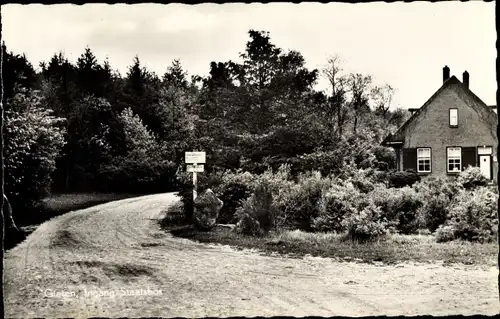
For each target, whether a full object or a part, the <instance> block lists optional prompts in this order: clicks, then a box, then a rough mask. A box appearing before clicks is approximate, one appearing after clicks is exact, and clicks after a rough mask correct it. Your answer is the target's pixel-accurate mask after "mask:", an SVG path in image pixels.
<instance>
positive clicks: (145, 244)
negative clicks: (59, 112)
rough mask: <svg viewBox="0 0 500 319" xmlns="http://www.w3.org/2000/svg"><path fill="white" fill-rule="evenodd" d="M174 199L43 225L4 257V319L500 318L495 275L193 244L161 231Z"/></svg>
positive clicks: (125, 204)
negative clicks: (176, 318) (160, 221)
mask: <svg viewBox="0 0 500 319" xmlns="http://www.w3.org/2000/svg"><path fill="white" fill-rule="evenodd" d="M176 199H177V198H176V197H175V195H174V194H161V195H152V196H146V197H141V198H133V199H126V200H122V201H117V202H112V203H108V204H104V205H100V206H96V207H93V208H89V209H86V210H81V211H78V212H72V213H68V214H66V215H63V216H60V217H58V218H56V219H53V220H51V221H49V222H46V223H44V224H43V225H41V226H40V227H39V228H38V229H37V230H36V231H35V232H34V233H32V234H31V235H30V236H29V237H28V239H27V240H26V241H25V242H23V243H22V244H21V245H19V246H18V247H16V248H14V249H13V250H11V251H9V252H8V253H7V254H6V259H5V275H4V280H5V296H4V297H5V310H6V316H7V317H33V316H37V317H46V318H48V317H62V316H65V317H89V316H105V317H118V316H123V317H146V316H148V317H149V316H161V317H173V316H185V317H200V316H215V317H225V316H259V315H264V316H278V315H289V316H307V315H317V316H334V315H336V316H364V315H424V314H431V315H452V314H464V315H471V314H485V315H493V314H497V313H499V301H498V291H497V273H498V271H497V268H496V267H486V266H485V267H479V266H465V265H464V266H462V265H460V266H448V267H445V266H441V265H432V264H425V265H423V264H420V265H418V264H401V265H396V266H376V265H367V264H357V263H342V262H337V261H334V260H331V259H323V258H303V259H288V258H284V257H269V256H263V255H261V254H258V253H256V252H252V251H248V250H246V251H235V250H233V249H231V248H228V247H223V246H215V245H202V244H198V243H194V242H191V241H189V240H182V239H177V238H172V237H171V236H170V235H168V234H166V233H165V232H162V231H161V230H160V229H159V226H158V225H157V223H156V220H157V219H158V218H160V217H161V212H162V211H163V210H164V209H165V208H166V207H167V206H168V205H171V204H172V203H173V202H175V201H176ZM125 289H126V290H127V291H125ZM140 289H142V290H144V291H146V290H147V289H149V290H150V291H149V292H141V291H140ZM160 293H161V294H160ZM98 294H101V295H100V296H99V295H98ZM125 294H127V295H125ZM141 294H142V295H141Z"/></svg>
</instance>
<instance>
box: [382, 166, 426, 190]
mask: <svg viewBox="0 0 500 319" xmlns="http://www.w3.org/2000/svg"><path fill="white" fill-rule="evenodd" d="M419 181H420V176H419V175H418V174H417V172H415V171H414V170H406V171H403V172H399V171H398V172H393V173H391V174H389V186H391V187H396V188H399V187H404V186H412V185H413V184H415V183H416V182H419Z"/></svg>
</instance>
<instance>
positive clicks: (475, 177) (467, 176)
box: [457, 166, 488, 189]
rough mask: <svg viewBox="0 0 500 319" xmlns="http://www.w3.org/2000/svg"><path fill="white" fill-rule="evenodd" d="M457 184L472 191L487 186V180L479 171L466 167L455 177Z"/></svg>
mask: <svg viewBox="0 0 500 319" xmlns="http://www.w3.org/2000/svg"><path fill="white" fill-rule="evenodd" d="M457 182H458V183H459V184H460V185H462V186H463V188H465V189H474V188H477V187H479V186H485V185H487V184H488V180H487V179H486V177H485V176H484V175H483V174H482V173H481V169H480V168H479V167H472V166H468V167H467V169H465V170H464V171H462V172H460V174H459V175H458V177H457Z"/></svg>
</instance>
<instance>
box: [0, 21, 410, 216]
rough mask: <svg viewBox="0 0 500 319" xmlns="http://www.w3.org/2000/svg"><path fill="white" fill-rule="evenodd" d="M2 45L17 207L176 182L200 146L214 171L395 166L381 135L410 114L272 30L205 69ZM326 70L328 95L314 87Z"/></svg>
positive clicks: (12, 194)
mask: <svg viewBox="0 0 500 319" xmlns="http://www.w3.org/2000/svg"><path fill="white" fill-rule="evenodd" d="M2 52H3V54H4V63H3V70H2V72H3V79H4V101H3V102H4V105H5V112H6V113H5V118H6V127H5V132H4V134H5V137H6V150H5V163H6V176H5V190H6V193H7V196H9V198H10V199H11V202H12V204H13V206H15V207H23V206H27V205H28V206H29V205H32V204H33V203H34V202H36V201H38V200H39V199H40V198H42V197H43V196H46V195H47V194H48V193H49V192H50V191H57V192H84V191H85V192H88V191H99V192H127V193H154V192H164V191H171V190H174V189H176V187H177V186H176V182H177V179H176V172H178V171H179V170H180V169H184V167H183V163H182V161H183V156H184V152H185V151H192V150H203V151H206V152H207V164H206V170H207V173H210V172H213V171H217V170H225V169H229V170H238V169H241V170H245V171H249V172H252V173H261V172H264V171H266V170H267V169H268V168H278V167H279V166H281V165H282V164H288V165H289V166H290V167H291V170H292V173H293V174H298V173H301V172H304V171H308V170H311V169H316V170H320V171H322V172H323V173H326V174H330V173H333V174H335V173H338V172H340V171H341V170H342V167H344V166H345V165H350V166H355V167H359V168H368V167H374V168H376V169H377V170H389V169H391V168H393V166H394V154H393V153H392V151H391V150H390V149H387V148H384V147H381V146H379V143H380V141H381V140H382V139H383V138H384V137H385V136H386V134H388V133H389V132H391V131H393V130H395V129H396V128H397V127H398V126H400V125H401V124H402V123H403V122H404V121H405V120H406V118H407V117H408V114H407V112H406V111H403V110H401V109H395V110H394V108H391V100H392V96H393V93H394V92H393V89H392V88H391V87H390V86H388V85H387V86H384V87H376V86H375V85H374V84H373V83H372V78H371V77H370V76H369V75H364V74H345V73H343V71H342V69H341V63H340V61H339V59H338V58H332V59H330V60H328V61H327V64H326V66H325V68H324V69H322V70H309V69H308V68H306V66H305V60H304V57H303V56H302V55H301V54H300V53H299V52H297V51H285V50H283V49H281V48H278V47H277V46H275V45H274V44H273V43H272V41H271V39H270V36H269V34H268V33H266V32H258V31H253V30H251V31H249V40H248V42H247V44H246V47H245V48H244V51H243V53H241V59H240V61H239V62H235V61H225V62H212V63H211V64H210V72H209V74H208V75H206V76H203V77H202V76H198V75H196V76H190V75H189V74H188V73H187V72H186V70H184V69H183V67H182V65H181V62H180V60H174V61H173V62H171V63H170V64H169V65H168V66H167V67H166V69H165V73H164V74H162V75H157V74H155V73H154V72H152V71H150V70H147V69H146V68H145V67H144V66H143V65H142V64H141V61H140V60H139V58H138V57H135V59H134V61H133V63H132V65H131V66H130V67H129V68H128V72H127V73H126V74H125V75H120V74H119V73H118V72H117V71H115V70H113V68H112V66H111V64H110V62H109V61H108V60H106V61H102V62H100V61H98V60H97V59H96V57H95V56H94V54H93V53H92V50H91V49H90V48H86V49H85V51H84V53H83V54H82V55H81V56H80V57H79V58H78V60H77V61H76V63H71V62H70V61H68V59H67V58H66V57H65V56H64V55H63V54H61V53H56V54H54V56H52V57H51V58H50V60H48V61H46V62H44V63H41V64H40V70H39V71H35V69H34V67H33V66H32V65H31V64H30V62H29V61H28V57H26V56H24V55H19V54H15V53H13V52H10V51H8V50H7V47H5V45H4V46H3V47H2ZM167 63H168V62H167ZM320 76H324V77H326V78H327V79H328V81H329V83H330V88H329V90H327V92H323V91H318V90H315V89H314V84H315V83H317V80H318V79H319V77H320Z"/></svg>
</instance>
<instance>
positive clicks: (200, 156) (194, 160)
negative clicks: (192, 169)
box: [185, 152, 205, 164]
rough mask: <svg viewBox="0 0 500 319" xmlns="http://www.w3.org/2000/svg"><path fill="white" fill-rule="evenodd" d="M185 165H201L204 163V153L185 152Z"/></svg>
mask: <svg viewBox="0 0 500 319" xmlns="http://www.w3.org/2000/svg"><path fill="white" fill-rule="evenodd" d="M185 162H186V164H203V163H205V152H186V158H185Z"/></svg>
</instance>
